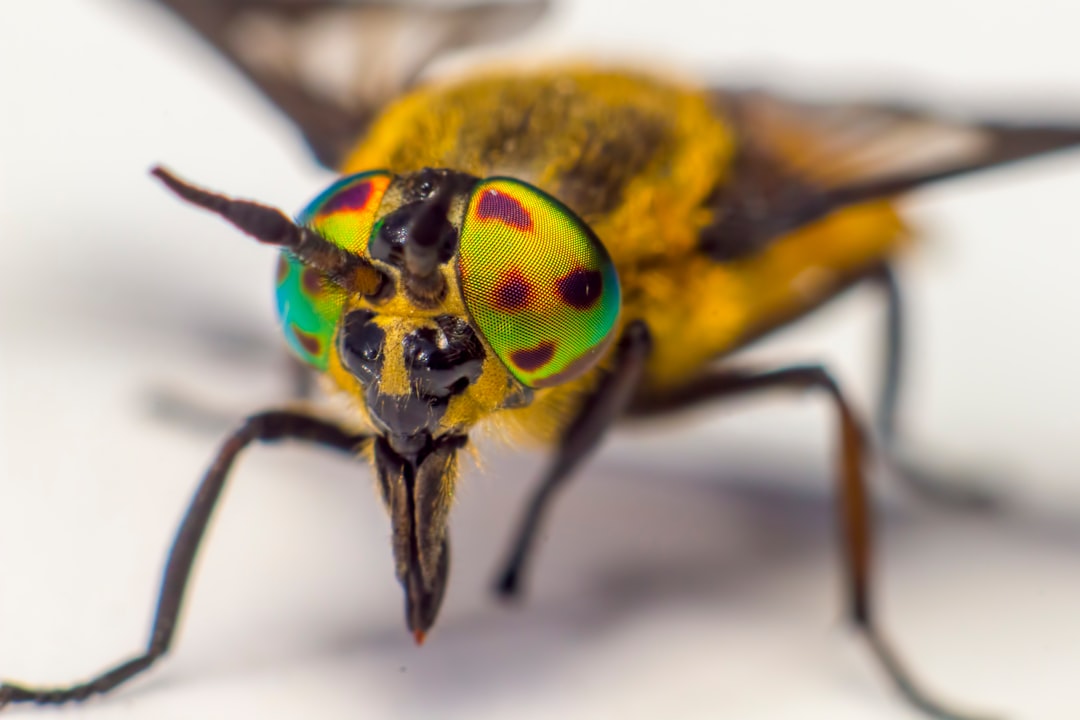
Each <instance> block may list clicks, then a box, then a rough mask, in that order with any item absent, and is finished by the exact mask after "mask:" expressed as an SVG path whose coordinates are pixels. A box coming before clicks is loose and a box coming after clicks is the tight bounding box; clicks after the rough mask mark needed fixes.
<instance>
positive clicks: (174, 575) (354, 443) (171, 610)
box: [0, 411, 369, 709]
mask: <svg viewBox="0 0 1080 720" xmlns="http://www.w3.org/2000/svg"><path fill="white" fill-rule="evenodd" d="M287 438H295V439H298V440H307V441H309V442H313V443H316V444H318V445H326V446H329V447H332V448H337V449H338V450H342V451H345V452H355V451H356V450H358V449H359V448H361V447H362V446H363V445H364V443H366V442H368V441H369V438H368V437H367V436H365V435H353V434H350V433H348V432H346V431H345V430H342V429H341V428H339V427H337V426H336V425H333V424H331V423H328V422H325V421H323V420H318V419H316V418H312V417H308V416H306V415H300V414H298V413H294V412H288V411H269V412H263V413H259V414H257V415H252V416H251V417H249V418H248V419H247V420H246V421H245V422H244V424H243V425H241V426H240V428H238V429H237V430H236V431H235V432H233V434H232V435H230V436H229V437H228V439H226V440H225V442H224V444H222V446H221V449H220V450H219V451H218V454H217V456H216V457H215V458H214V462H213V463H212V464H211V465H210V468H209V469H208V470H207V471H206V475H205V476H204V477H203V480H202V482H201V483H200V484H199V487H198V489H197V490H196V491H195V495H194V497H193V498H192V500H191V504H190V505H189V506H188V509H187V512H186V513H185V514H184V519H183V521H181V523H180V528H179V529H178V530H177V533H176V537H175V539H174V540H173V545H172V549H171V550H170V551H169V558H168V561H167V562H166V563H165V571H164V573H163V575H162V581H161V590H160V591H159V593H158V603H157V611H156V613H155V615H154V624H153V626H152V628H151V630H150V638H149V640H148V642H147V645H146V650H145V651H144V652H143V653H142V654H141V655H137V656H136V657H134V658H131V659H129V660H127V661H124V662H121V663H119V664H118V665H116V666H114V667H112V668H110V669H109V670H107V671H105V672H103V673H101V674H100V675H98V676H97V677H94V678H93V679H91V680H89V681H87V682H84V683H79V684H77V685H71V686H68V687H60V688H35V687H27V686H24V685H18V684H15V683H6V682H5V683H2V684H0V709H2V708H3V707H5V706H6V705H8V704H10V703H36V704H38V705H60V704H63V703H67V702H78V701H82V700H85V699H87V698H88V697H90V696H91V695H98V694H102V693H106V692H108V691H110V690H112V689H113V688H115V687H116V686H118V685H120V684H122V683H124V682H127V681H128V680H130V679H131V678H133V677H134V676H136V675H138V674H139V673H141V672H142V671H144V670H146V669H147V668H149V667H150V666H151V665H152V664H153V663H154V661H156V660H157V659H158V658H160V657H161V656H163V655H164V654H165V653H166V652H168V650H169V646H170V644H171V643H172V639H173V634H174V632H175V631H176V620H177V616H178V615H179V613H180V606H181V604H182V603H183V599H184V591H185V589H186V587H187V583H188V578H189V577H190V576H191V566H192V563H193V562H194V561H195V554H196V552H197V551H198V549H199V543H200V542H201V541H202V538H203V534H204V533H205V531H206V527H207V524H208V523H209V521H210V516H211V515H212V514H213V511H214V507H215V506H216V505H217V501H218V498H219V497H220V496H221V491H222V490H223V489H224V487H225V481H226V479H227V478H228V475H229V470H230V469H231V468H232V465H233V461H234V460H235V459H236V457H237V455H239V454H240V451H241V450H243V449H244V448H245V447H247V446H248V445H250V444H251V443H253V442H256V441H258V442H274V441H276V440H284V439H287Z"/></svg>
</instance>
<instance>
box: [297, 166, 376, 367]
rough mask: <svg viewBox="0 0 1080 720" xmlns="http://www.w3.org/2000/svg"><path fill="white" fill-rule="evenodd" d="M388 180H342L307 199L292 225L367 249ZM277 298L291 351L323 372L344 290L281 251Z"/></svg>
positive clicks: (366, 176) (351, 177)
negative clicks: (309, 201) (315, 196)
mask: <svg viewBox="0 0 1080 720" xmlns="http://www.w3.org/2000/svg"><path fill="white" fill-rule="evenodd" d="M390 177H391V176H390V174H389V173H385V172H382V171H376V172H366V173H360V174H359V175H349V176H348V177H344V178H342V179H341V180H338V181H337V182H336V183H334V184H333V185H331V186H330V187H329V188H327V189H326V190H325V191H324V192H323V193H322V194H321V195H319V196H318V197H317V198H315V199H314V200H313V201H311V203H309V204H308V206H307V207H306V208H304V209H303V210H302V211H301V212H300V214H299V215H298V216H297V218H296V221H297V223H298V224H300V225H306V226H308V227H310V228H313V229H314V230H315V231H317V232H318V233H319V234H320V235H322V236H323V237H324V238H326V239H327V240H329V241H330V242H332V243H334V244H335V245H338V246H339V247H342V248H345V249H346V250H349V251H350V252H354V253H359V252H361V251H362V250H363V249H364V248H366V247H367V239H368V235H369V234H370V233H371V228H372V226H373V225H374V224H375V214H376V213H377V212H378V210H379V204H380V203H381V202H382V196H383V193H385V192H386V188H387V186H388V185H389V184H390ZM276 294H277V307H278V315H279V316H280V317H281V323H282V327H283V329H284V332H285V339H286V340H287V341H288V343H289V347H290V348H292V350H293V352H295V353H296V355H297V357H299V358H300V359H301V360H303V361H304V362H306V363H307V364H308V365H311V366H312V367H314V368H317V369H319V370H325V369H326V365H327V362H328V361H329V357H330V351H331V348H332V347H333V343H334V332H335V331H336V329H337V325H338V321H339V320H340V319H341V312H342V309H343V308H344V305H345V292H344V291H343V290H342V289H341V288H339V287H337V286H336V285H334V284H333V283H332V282H330V281H329V280H328V279H327V278H326V277H325V276H323V274H322V273H320V272H319V271H318V270H315V269H313V268H310V267H306V266H304V265H303V264H302V263H301V262H300V261H299V260H297V259H296V258H295V257H293V256H292V255H291V254H290V253H288V252H283V253H282V254H281V259H280V260H279V261H278V281H277V293H276Z"/></svg>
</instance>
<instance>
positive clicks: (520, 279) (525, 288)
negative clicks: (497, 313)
mask: <svg viewBox="0 0 1080 720" xmlns="http://www.w3.org/2000/svg"><path fill="white" fill-rule="evenodd" d="M493 295H494V297H493V298H492V302H493V303H494V305H495V307H497V308H498V309H499V310H506V311H511V310H520V309H521V308H523V307H525V306H526V305H528V304H529V301H530V300H532V285H530V284H529V281H528V280H526V279H525V276H524V275H522V274H521V273H520V272H519V271H518V270H517V269H514V270H510V271H509V272H507V273H505V274H504V275H503V277H502V279H501V280H500V281H499V284H498V285H496V286H495V290H494V292H493Z"/></svg>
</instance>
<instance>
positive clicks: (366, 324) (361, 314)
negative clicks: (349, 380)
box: [338, 310, 386, 387]
mask: <svg viewBox="0 0 1080 720" xmlns="http://www.w3.org/2000/svg"><path fill="white" fill-rule="evenodd" d="M374 319H375V314H374V313H372V312H370V311H368V310H353V311H352V312H350V313H349V314H348V315H346V316H345V325H344V328H343V330H342V332H341V333H340V336H339V340H338V343H339V345H338V346H339V348H340V350H341V364H342V365H344V366H345V368H346V369H347V370H348V371H349V372H351V373H352V374H353V375H354V376H356V378H357V379H358V380H359V381H360V384H362V385H363V386H364V387H370V386H372V385H377V384H378V380H379V375H380V373H382V366H383V353H384V345H385V344H386V332H385V331H384V330H383V329H382V328H381V327H379V326H378V324H376V323H375V322H374Z"/></svg>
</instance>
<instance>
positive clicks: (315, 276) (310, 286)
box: [300, 267, 323, 298]
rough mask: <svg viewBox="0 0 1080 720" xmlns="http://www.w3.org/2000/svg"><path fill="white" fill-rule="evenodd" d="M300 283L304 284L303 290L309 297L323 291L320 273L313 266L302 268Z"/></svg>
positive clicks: (316, 295) (317, 295) (318, 294)
mask: <svg viewBox="0 0 1080 720" xmlns="http://www.w3.org/2000/svg"><path fill="white" fill-rule="evenodd" d="M300 283H301V284H302V285H303V286H304V292H305V293H306V294H307V295H308V296H309V297H314V298H317V297H319V296H320V295H322V292H323V279H322V274H321V273H320V272H319V271H318V270H316V269H314V268H309V267H307V268H304V271H303V273H301V274H300Z"/></svg>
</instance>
